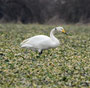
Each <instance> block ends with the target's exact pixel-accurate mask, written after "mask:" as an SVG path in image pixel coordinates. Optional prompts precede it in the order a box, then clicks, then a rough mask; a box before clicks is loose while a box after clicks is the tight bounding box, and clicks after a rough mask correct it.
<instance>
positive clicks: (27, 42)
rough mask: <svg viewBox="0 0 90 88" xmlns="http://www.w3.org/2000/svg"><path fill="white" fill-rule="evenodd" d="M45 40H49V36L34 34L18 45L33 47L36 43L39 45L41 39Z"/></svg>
mask: <svg viewBox="0 0 90 88" xmlns="http://www.w3.org/2000/svg"><path fill="white" fill-rule="evenodd" d="M46 40H50V37H48V36H45V35H38V36H34V37H31V38H28V39H26V40H24V41H23V42H21V44H20V45H21V46H23V45H27V46H31V47H33V46H34V47H35V46H37V45H40V44H41V43H42V42H43V41H46Z"/></svg>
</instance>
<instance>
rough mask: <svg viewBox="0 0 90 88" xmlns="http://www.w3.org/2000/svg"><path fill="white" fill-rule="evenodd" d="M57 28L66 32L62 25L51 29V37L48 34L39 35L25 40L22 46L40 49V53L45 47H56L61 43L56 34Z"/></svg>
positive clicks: (34, 49) (35, 49)
mask: <svg viewBox="0 0 90 88" xmlns="http://www.w3.org/2000/svg"><path fill="white" fill-rule="evenodd" d="M56 30H57V31H61V32H65V31H64V29H63V28H62V27H56V28H54V29H52V30H51V32H50V37H48V36H46V35H37V36H34V37H31V38H28V39H26V40H24V41H23V42H22V43H21V44H20V45H21V47H25V48H29V49H31V50H33V51H38V52H39V53H41V52H42V50H45V49H50V48H56V47H57V46H59V45H60V42H59V40H58V39H57V38H56V37H55V36H54V32H55V31H56Z"/></svg>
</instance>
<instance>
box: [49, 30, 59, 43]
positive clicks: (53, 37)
mask: <svg viewBox="0 0 90 88" xmlns="http://www.w3.org/2000/svg"><path fill="white" fill-rule="evenodd" d="M54 33H55V29H52V30H51V32H50V38H51V39H52V40H53V41H54V42H56V43H59V40H58V39H57V38H56V37H55V36H54Z"/></svg>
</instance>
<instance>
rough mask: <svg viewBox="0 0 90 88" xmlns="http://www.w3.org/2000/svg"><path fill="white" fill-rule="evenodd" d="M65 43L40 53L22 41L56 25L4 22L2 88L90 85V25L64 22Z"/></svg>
mask: <svg viewBox="0 0 90 88" xmlns="http://www.w3.org/2000/svg"><path fill="white" fill-rule="evenodd" d="M61 26H63V27H64V29H65V30H66V31H67V32H68V35H65V34H62V33H56V35H55V36H56V37H57V38H58V39H59V40H60V41H61V45H60V46H59V47H57V48H56V49H49V50H45V51H44V52H43V54H42V55H41V56H40V58H37V55H38V53H37V52H33V51H31V50H27V49H22V48H20V43H21V42H22V41H23V40H24V39H26V38H29V37H32V36H34V35H38V34H45V35H48V36H49V32H50V30H51V29H52V28H54V27H55V25H54V26H52V25H38V24H27V25H23V24H0V88H72V87H74V88H90V26H89V25H61Z"/></svg>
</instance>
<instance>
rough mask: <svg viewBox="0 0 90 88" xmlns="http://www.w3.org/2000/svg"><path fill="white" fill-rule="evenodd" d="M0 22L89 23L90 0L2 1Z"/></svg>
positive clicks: (0, 0) (0, 2) (0, 4)
mask: <svg viewBox="0 0 90 88" xmlns="http://www.w3.org/2000/svg"><path fill="white" fill-rule="evenodd" d="M0 22H22V23H47V22H53V23H54V22H64V23H78V22H81V23H89V22H90V0H0Z"/></svg>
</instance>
